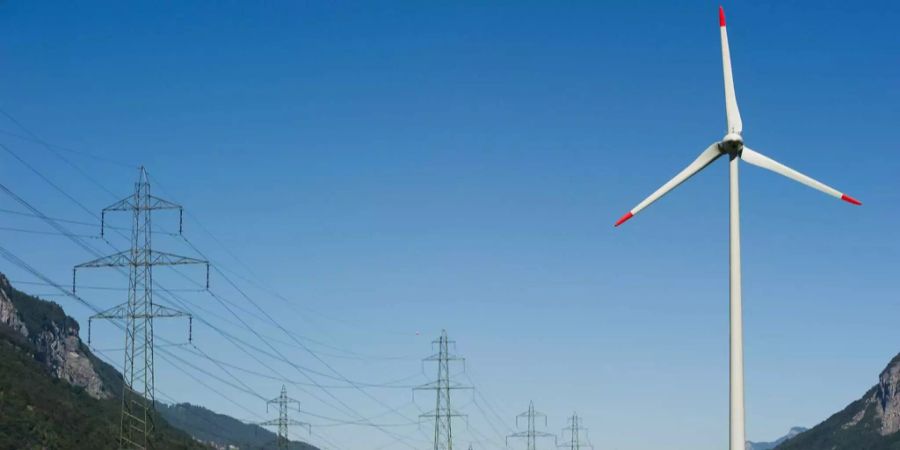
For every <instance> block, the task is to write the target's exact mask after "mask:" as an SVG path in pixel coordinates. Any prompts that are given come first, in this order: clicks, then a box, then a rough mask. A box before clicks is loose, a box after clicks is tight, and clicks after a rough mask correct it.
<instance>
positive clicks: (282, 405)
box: [260, 385, 311, 450]
mask: <svg viewBox="0 0 900 450" xmlns="http://www.w3.org/2000/svg"><path fill="white" fill-rule="evenodd" d="M273 403H276V404H278V419H274V420H268V421H265V422H262V423H260V425H262V426H267V427H278V440H277V441H276V445H277V446H278V450H287V448H288V447H289V446H290V445H291V439H290V436H289V435H288V427H290V426H301V427H306V429H307V430H309V429H310V428H311V427H310V425H309V424H308V423H306V422H300V421H297V420H293V419H291V418H289V417H288V409H289V406H290V404H291V403H296V404H297V412H300V402H299V401H297V400H294V399H292V398H290V397H288V396H287V388H286V387H285V386H284V385H281V394H280V395H278V397H277V398H273V399H272V400H269V401H267V402H266V412H269V405H271V404H273Z"/></svg>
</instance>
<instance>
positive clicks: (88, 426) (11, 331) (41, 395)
mask: <svg viewBox="0 0 900 450" xmlns="http://www.w3.org/2000/svg"><path fill="white" fill-rule="evenodd" d="M78 330H79V327H78V322H76V321H75V320H74V319H72V318H71V317H68V316H66V314H65V313H64V312H63V309H62V308H61V307H60V306H59V305H57V304H56V303H52V302H47V301H44V300H41V299H38V298H36V297H32V296H29V295H27V294H25V293H23V292H20V291H18V290H16V289H14V288H13V287H12V286H11V285H10V283H9V280H8V279H7V278H6V276H4V275H3V274H0V448H2V449H24V448H34V449H54V450H55V449H72V450H76V449H78V450H80V449H84V450H104V449H115V448H118V445H117V442H116V440H117V437H118V434H119V411H120V408H121V397H119V395H120V394H119V393H120V392H121V390H122V376H121V375H120V374H119V373H118V372H116V370H115V369H113V368H112V367H111V366H109V365H108V364H106V363H104V362H102V361H100V360H99V359H98V358H96V357H95V356H94V355H93V354H91V352H90V350H88V349H87V347H86V346H85V345H84V344H83V343H82V342H81V339H79V338H78ZM154 442H155V446H156V447H157V448H165V449H185V450H187V449H202V448H208V447H207V446H205V445H202V444H200V443H198V442H197V441H195V440H194V439H192V438H191V437H190V436H189V435H187V434H186V433H184V432H182V431H180V430H176V429H174V428H172V427H170V426H169V425H168V424H167V423H166V422H165V420H162V419H160V420H158V421H157V433H156V434H155V435H154Z"/></svg>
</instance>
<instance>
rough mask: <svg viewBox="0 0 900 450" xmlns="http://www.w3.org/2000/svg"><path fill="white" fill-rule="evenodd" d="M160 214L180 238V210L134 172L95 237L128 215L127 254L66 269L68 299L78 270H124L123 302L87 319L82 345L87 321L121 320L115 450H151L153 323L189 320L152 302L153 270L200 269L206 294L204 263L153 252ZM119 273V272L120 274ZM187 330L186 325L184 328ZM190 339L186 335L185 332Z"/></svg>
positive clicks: (144, 173)
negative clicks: (129, 188)
mask: <svg viewBox="0 0 900 450" xmlns="http://www.w3.org/2000/svg"><path fill="white" fill-rule="evenodd" d="M163 209H170V210H177V211H178V213H179V225H178V233H179V234H180V233H181V223H182V221H181V215H182V214H183V212H182V211H183V210H182V207H181V205H177V204H175V203H172V202H170V201H167V200H163V199H161V198H159V197H156V196H154V195H151V194H150V178H149V176H148V175H147V171H146V170H145V169H144V166H141V167H140V170H139V174H138V180H137V182H136V183H135V184H134V193H133V194H132V195H130V196H128V197H125V198H124V199H122V200H119V201H118V202H116V203H113V204H112V205H110V206H108V207H106V208H104V209H103V212H102V214H101V225H100V235H101V236H103V234H104V230H105V228H106V213H107V212H110V211H127V212H130V213H131V218H132V225H131V248H130V249H129V250H125V251H121V252H118V253H114V254H112V255H109V256H104V257H101V258H98V259H95V260H93V261H88V262H86V263H82V264H79V265H77V266H75V268H74V269H72V293H75V280H76V279H75V277H76V273H77V271H78V269H84V268H97V267H119V268H121V267H128V268H129V276H128V301H127V302H125V303H122V304H120V305H117V306H114V307H112V308H110V309H108V310H106V311H103V312H100V313H99V314H95V315H93V316H91V317H90V318H89V319H88V343H89V344H90V341H91V331H90V330H91V321H93V320H94V319H109V320H118V319H124V320H125V326H124V329H125V364H124V366H123V368H122V376H123V378H124V379H123V389H122V416H121V421H120V430H119V447H120V448H122V449H142V450H143V449H146V448H149V447H151V446H152V437H153V431H154V417H153V410H154V407H155V406H154V397H155V389H154V385H155V382H154V371H153V319H154V318H162V317H187V318H188V319H189V320H190V319H191V316H190V314H188V313H185V312H182V311H178V310H175V309H172V308H167V307H165V306H162V305H158V304H156V303H154V302H153V267H154V266H174V265H184V264H202V265H205V266H206V287H207V288H209V262H208V261H204V260H200V259H195V258H189V257H187V256H179V255H173V254H171V253H163V252H158V251H156V250H153V249H152V247H151V245H150V237H151V235H152V228H151V221H150V219H151V217H150V215H151V212H153V211H157V210H163ZM120 270H121V269H120ZM189 326H190V325H189ZM189 333H190V332H189ZM188 339H189V340H190V334H189V337H188Z"/></svg>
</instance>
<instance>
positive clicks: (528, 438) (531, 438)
mask: <svg viewBox="0 0 900 450" xmlns="http://www.w3.org/2000/svg"><path fill="white" fill-rule="evenodd" d="M537 417H543V418H544V426H545V427H546V426H547V415H546V414H543V413H540V412H537V411H535V410H534V402H528V411H525V412H523V413H522V414H519V415H518V416H516V427H518V426H519V419H522V418H525V419H526V421H527V424H528V425H527V429H526V430H525V431H520V432H518V433H513V434H510V435H509V436H506V446H507V447H509V438H522V439H525V449H526V450H537V440H538V438H551V437H552V438H553V443H554V444H556V435H555V434H553V433H545V432H543V431H537V426H536V425H535V418H537Z"/></svg>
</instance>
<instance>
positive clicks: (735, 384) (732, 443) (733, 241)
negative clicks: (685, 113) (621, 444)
mask: <svg viewBox="0 0 900 450" xmlns="http://www.w3.org/2000/svg"><path fill="white" fill-rule="evenodd" d="M719 30H720V34H721V38H722V68H723V72H724V78H725V114H726V117H727V122H728V131H727V133H726V135H725V137H724V138H723V139H722V140H721V141H719V142H716V143H713V144H712V145H710V146H709V147H708V148H707V149H706V150H704V151H703V153H701V154H700V156H699V157H697V159H695V160H694V162H692V163H691V164H690V165H688V166H687V167H686V168H685V169H684V170H682V171H681V172H679V173H678V175H675V178H672V179H671V180H669V181H668V182H667V183H666V184H664V185H663V186H662V187H660V188H659V189H657V190H656V192H654V193H652V194H650V196H649V197H647V198H646V199H644V201H642V202H640V203H638V205H637V206H635V207H634V209H632V210H631V211H628V212H627V213H626V214H625V215H623V216H622V217H621V218H620V219H619V220H618V221H617V222H616V224H615V226H617V227H618V226H619V225H621V224H622V223H624V222H625V221H626V220H628V219H631V218H632V217H633V216H634V215H635V214H637V213H638V212H640V211H641V210H643V209H644V208H646V207H647V206H649V205H650V204H651V203H653V202H655V201H656V200H659V199H660V198H661V197H662V196H664V195H666V194H667V193H668V192H669V191H671V190H672V189H674V188H676V187H677V186H678V185H680V184H681V183H683V182H684V181H686V180H687V179H688V178H690V177H691V176H693V175H694V174H696V173H697V172H699V171H701V170H702V169H703V168H705V167H706V166H708V165H709V164H711V163H712V162H713V161H715V160H716V159H718V158H719V157H720V156H723V155H727V156H728V159H729V178H730V180H729V199H730V201H729V204H730V206H729V212H730V215H729V218H730V227H729V229H730V232H729V241H730V243H729V260H730V277H729V280H730V335H731V343H730V364H729V366H730V367H729V369H730V370H729V372H730V374H729V375H730V384H729V390H730V415H729V423H730V433H729V449H730V450H743V449H744V445H745V444H744V443H745V441H746V436H745V432H744V353H743V351H744V343H743V320H742V318H741V238H740V234H741V225H740V204H739V201H740V196H739V189H738V188H739V185H738V162H739V161H741V160H743V161H745V162H747V163H749V164H751V165H754V166H757V167H761V168H763V169H767V170H771V171H772V172H775V173H777V174H779V175H783V176H785V177H787V178H790V179H792V180H794V181H797V182H799V183H801V184H805V185H806V186H809V187H811V188H813V189H816V190H819V191H822V192H824V193H826V194H828V195H830V196H832V197H835V198H839V199H841V200H844V201H846V202H848V203H852V204H854V205H860V204H861V203H860V202H859V201H858V200H856V199H854V198H853V197H850V196H849V195H847V194H844V193H842V192H840V191H838V190H836V189H834V188H832V187H830V186H827V185H825V184H823V183H821V182H819V181H816V180H814V179H812V178H810V177H808V176H806V175H804V174H802V173H800V172H797V171H796V170H794V169H791V168H790V167H787V166H785V165H784V164H781V163H779V162H776V161H774V160H772V159H770V158H768V157H766V156H764V155H762V154H761V153H758V152H756V151H754V150H752V149H750V147H747V146H746V145H744V139H743V137H742V133H743V122H742V121H741V113H740V111H739V110H738V104H737V98H736V97H735V94H734V80H733V78H732V75H731V54H730V52H729V49H728V33H727V31H726V28H725V11H724V10H723V9H722V8H721V7H719Z"/></svg>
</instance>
